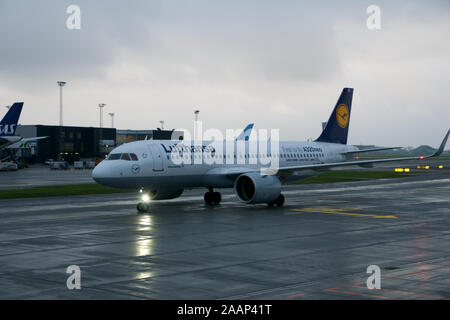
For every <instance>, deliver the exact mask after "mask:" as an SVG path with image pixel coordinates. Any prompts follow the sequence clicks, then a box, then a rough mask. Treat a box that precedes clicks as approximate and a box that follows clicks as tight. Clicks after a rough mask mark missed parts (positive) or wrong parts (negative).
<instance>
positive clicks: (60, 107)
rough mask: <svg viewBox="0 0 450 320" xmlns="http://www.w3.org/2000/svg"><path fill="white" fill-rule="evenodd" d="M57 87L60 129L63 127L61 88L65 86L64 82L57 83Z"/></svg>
mask: <svg viewBox="0 0 450 320" xmlns="http://www.w3.org/2000/svg"><path fill="white" fill-rule="evenodd" d="M57 83H58V86H59V126H60V127H62V125H63V97H62V92H63V87H64V85H65V84H66V82H65V81H58V82H57Z"/></svg>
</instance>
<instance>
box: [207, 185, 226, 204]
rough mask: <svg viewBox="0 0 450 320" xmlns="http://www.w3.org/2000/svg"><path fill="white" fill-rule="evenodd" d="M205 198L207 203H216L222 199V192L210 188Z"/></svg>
mask: <svg viewBox="0 0 450 320" xmlns="http://www.w3.org/2000/svg"><path fill="white" fill-rule="evenodd" d="M203 199H204V200H205V203H206V204H210V205H216V204H219V203H220V201H222V195H221V194H220V192H214V191H213V189H212V188H210V189H209V191H208V192H206V193H205V195H204V197H203Z"/></svg>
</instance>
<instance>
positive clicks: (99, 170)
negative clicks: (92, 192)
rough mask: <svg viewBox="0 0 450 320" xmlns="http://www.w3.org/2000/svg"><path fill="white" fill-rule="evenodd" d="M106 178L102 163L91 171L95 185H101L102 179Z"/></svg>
mask: <svg viewBox="0 0 450 320" xmlns="http://www.w3.org/2000/svg"><path fill="white" fill-rule="evenodd" d="M105 177H106V168H105V166H104V165H103V163H101V162H100V163H99V164H98V165H97V166H96V167H95V168H94V170H92V179H94V180H95V182H97V183H100V184H101V183H102V182H101V181H102V179H103V178H105Z"/></svg>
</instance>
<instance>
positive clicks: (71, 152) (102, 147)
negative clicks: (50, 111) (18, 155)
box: [16, 125, 116, 163]
mask: <svg viewBox="0 0 450 320" xmlns="http://www.w3.org/2000/svg"><path fill="white" fill-rule="evenodd" d="M16 134H17V135H20V136H22V137H24V138H27V137H43V136H47V137H48V138H46V139H41V140H38V141H37V142H36V143H35V144H34V145H32V146H31V147H32V148H35V150H34V152H32V154H34V155H33V156H32V159H30V160H31V161H32V162H38V163H43V162H45V161H46V160H48V159H54V160H57V159H60V160H64V161H68V162H73V161H76V160H79V159H83V158H96V157H97V158H104V156H105V155H106V154H108V153H109V152H110V151H111V149H112V148H113V147H114V146H115V144H116V129H114V128H95V127H69V126H62V127H61V126H48V125H19V126H17V130H16Z"/></svg>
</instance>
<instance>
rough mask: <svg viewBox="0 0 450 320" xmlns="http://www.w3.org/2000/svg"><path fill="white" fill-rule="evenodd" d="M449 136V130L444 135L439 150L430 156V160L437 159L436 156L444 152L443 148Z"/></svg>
mask: <svg viewBox="0 0 450 320" xmlns="http://www.w3.org/2000/svg"><path fill="white" fill-rule="evenodd" d="M449 135H450V129H448V131H447V134H446V135H445V137H444V140H442V143H441V145H440V146H439V149H438V150H437V151H436V152H435V153H434V154H433V155H431V156H430V158H431V157H437V156H440V155H441V153H442V152H444V148H445V145H446V143H447V139H448V136H449Z"/></svg>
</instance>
